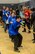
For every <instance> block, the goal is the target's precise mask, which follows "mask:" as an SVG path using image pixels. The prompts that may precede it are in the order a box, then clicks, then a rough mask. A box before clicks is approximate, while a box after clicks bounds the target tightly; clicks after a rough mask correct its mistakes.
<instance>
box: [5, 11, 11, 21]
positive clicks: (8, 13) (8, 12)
mask: <svg viewBox="0 0 35 54" xmlns="http://www.w3.org/2000/svg"><path fill="white" fill-rule="evenodd" d="M6 14H7V15H8V16H6V20H7V19H8V17H9V15H10V11H6Z"/></svg>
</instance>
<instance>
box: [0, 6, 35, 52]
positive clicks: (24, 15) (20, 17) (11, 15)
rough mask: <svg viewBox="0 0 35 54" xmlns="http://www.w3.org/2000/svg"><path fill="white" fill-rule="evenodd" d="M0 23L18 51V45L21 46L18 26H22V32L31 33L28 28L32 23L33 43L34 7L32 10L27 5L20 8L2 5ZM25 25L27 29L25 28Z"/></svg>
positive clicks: (34, 26)
mask: <svg viewBox="0 0 35 54" xmlns="http://www.w3.org/2000/svg"><path fill="white" fill-rule="evenodd" d="M1 22H2V25H3V27H4V32H7V30H8V34H9V38H11V41H12V42H13V43H14V51H18V52H19V49H18V48H19V47H22V46H21V44H22V38H23V37H22V35H21V34H20V33H19V32H18V31H19V28H20V27H21V25H22V27H23V31H22V32H28V33H31V31H30V29H31V27H32V25H33V32H34V33H33V35H34V40H33V41H34V43H35V9H34V10H32V9H30V8H28V7H24V6H22V8H21V9H18V8H17V9H15V10H14V9H12V8H8V7H5V6H3V9H2V20H1ZM26 26H27V28H28V31H27V30H26Z"/></svg>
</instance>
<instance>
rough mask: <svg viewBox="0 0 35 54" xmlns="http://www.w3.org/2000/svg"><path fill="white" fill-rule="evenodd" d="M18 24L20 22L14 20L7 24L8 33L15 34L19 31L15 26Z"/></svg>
mask: <svg viewBox="0 0 35 54" xmlns="http://www.w3.org/2000/svg"><path fill="white" fill-rule="evenodd" d="M19 26H20V22H17V21H16V20H15V21H13V23H12V24H11V25H9V29H8V33H9V35H17V34H18V33H19V32H18V30H17V27H19Z"/></svg>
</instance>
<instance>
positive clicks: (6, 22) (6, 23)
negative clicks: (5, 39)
mask: <svg viewBox="0 0 35 54" xmlns="http://www.w3.org/2000/svg"><path fill="white" fill-rule="evenodd" d="M9 15H10V11H9V8H8V7H7V8H6V20H5V32H6V30H7V29H8V26H9V24H8V16H9Z"/></svg>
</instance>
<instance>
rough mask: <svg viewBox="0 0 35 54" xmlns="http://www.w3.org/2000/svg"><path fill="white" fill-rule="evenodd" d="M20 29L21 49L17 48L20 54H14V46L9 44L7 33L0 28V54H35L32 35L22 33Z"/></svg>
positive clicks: (15, 53) (16, 53)
mask: <svg viewBox="0 0 35 54" xmlns="http://www.w3.org/2000/svg"><path fill="white" fill-rule="evenodd" d="M22 30H23V29H22V28H20V30H19V32H20V33H21V34H22V36H23V41H22V46H23V47H22V48H19V50H20V53H18V52H14V49H13V47H14V45H13V43H12V42H11V40H10V38H9V36H8V33H4V30H3V28H2V26H0V52H1V54H35V43H33V41H32V39H33V34H32V33H30V34H29V33H23V32H22Z"/></svg>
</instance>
